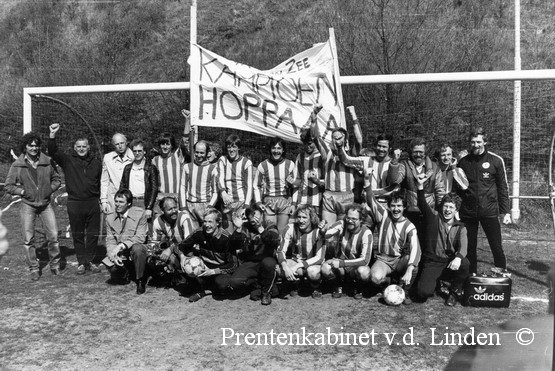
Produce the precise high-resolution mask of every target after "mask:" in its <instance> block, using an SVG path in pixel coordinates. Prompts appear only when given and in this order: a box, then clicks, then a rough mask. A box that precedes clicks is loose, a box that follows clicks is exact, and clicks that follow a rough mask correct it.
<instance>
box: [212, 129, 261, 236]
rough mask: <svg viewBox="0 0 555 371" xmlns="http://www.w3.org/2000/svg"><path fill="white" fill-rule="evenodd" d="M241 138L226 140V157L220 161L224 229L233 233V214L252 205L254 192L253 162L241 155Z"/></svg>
mask: <svg viewBox="0 0 555 371" xmlns="http://www.w3.org/2000/svg"><path fill="white" fill-rule="evenodd" d="M240 149H241V138H239V137H238V136H237V135H235V134H231V135H229V136H228V137H227V138H226V140H225V156H222V157H220V160H219V161H218V186H219V189H220V195H221V198H222V202H223V210H222V213H223V217H224V227H225V228H226V229H227V231H228V232H230V233H231V232H233V221H232V217H231V216H232V214H233V213H234V212H237V211H239V210H243V209H244V208H245V206H246V205H250V203H251V199H252V191H253V185H252V182H253V176H252V170H253V167H252V162H251V160H249V159H248V158H246V157H245V156H242V155H240V152H239V151H240Z"/></svg>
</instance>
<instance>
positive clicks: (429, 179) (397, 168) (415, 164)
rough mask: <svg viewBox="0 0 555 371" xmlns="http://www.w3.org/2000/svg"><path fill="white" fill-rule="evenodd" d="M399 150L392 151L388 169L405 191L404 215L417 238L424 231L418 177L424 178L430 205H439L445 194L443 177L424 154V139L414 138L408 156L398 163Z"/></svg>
mask: <svg viewBox="0 0 555 371" xmlns="http://www.w3.org/2000/svg"><path fill="white" fill-rule="evenodd" d="M400 155H401V153H400V151H395V152H394V158H393V160H392V161H391V165H390V169H391V171H393V172H394V174H396V175H397V176H396V178H395V179H394V180H393V182H394V183H395V184H399V185H400V186H401V188H402V189H403V190H404V191H405V199H406V202H407V210H406V216H407V218H408V219H409V220H410V221H411V222H412V224H414V226H415V227H416V229H417V230H418V234H419V238H420V237H421V235H423V233H424V225H423V216H422V212H421V211H420V209H419V208H418V205H417V198H416V191H417V183H418V179H425V181H424V194H425V197H426V201H427V202H428V205H430V207H432V208H435V207H436V206H437V205H439V202H440V201H441V198H442V197H443V195H444V194H445V187H444V183H443V177H442V175H441V171H440V170H439V167H438V166H437V164H435V163H434V162H432V160H430V158H429V157H428V156H426V141H425V140H424V139H423V138H415V139H414V140H413V141H412V142H411V143H410V158H409V159H407V160H403V161H401V162H400V163H399V157H400Z"/></svg>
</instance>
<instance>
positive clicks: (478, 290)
mask: <svg viewBox="0 0 555 371" xmlns="http://www.w3.org/2000/svg"><path fill="white" fill-rule="evenodd" d="M474 291H476V292H477V293H478V294H483V293H484V292H486V288H485V287H482V286H478V287H475V288H474Z"/></svg>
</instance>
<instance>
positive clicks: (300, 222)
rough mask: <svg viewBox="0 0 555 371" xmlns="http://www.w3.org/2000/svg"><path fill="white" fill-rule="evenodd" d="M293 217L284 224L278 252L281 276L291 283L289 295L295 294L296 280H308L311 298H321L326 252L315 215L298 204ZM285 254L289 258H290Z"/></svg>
mask: <svg viewBox="0 0 555 371" xmlns="http://www.w3.org/2000/svg"><path fill="white" fill-rule="evenodd" d="M294 216H295V223H293V224H289V225H287V228H286V230H285V233H284V235H283V238H282V240H281V244H280V246H279V248H278V250H277V258H278V263H279V266H278V267H279V269H280V274H281V275H282V276H283V277H284V278H285V279H286V280H287V282H289V283H290V286H291V287H292V288H291V291H290V295H291V296H296V295H297V292H298V290H299V280H300V279H304V278H307V279H308V281H309V282H310V286H311V287H312V297H313V298H319V297H321V296H322V292H321V291H320V281H321V273H320V268H321V266H320V265H321V264H322V262H323V261H324V256H325V253H324V247H323V245H324V244H323V236H321V233H320V232H321V230H320V225H319V223H320V221H319V219H318V214H317V213H316V210H315V209H314V207H312V206H309V205H300V206H299V207H298V208H297V210H296V211H295V214H294ZM288 255H291V258H290V259H288V258H287V256H288Z"/></svg>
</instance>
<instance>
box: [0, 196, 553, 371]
mask: <svg viewBox="0 0 555 371" xmlns="http://www.w3.org/2000/svg"><path fill="white" fill-rule="evenodd" d="M64 210H65V209H64V208H58V209H57V211H56V212H57V214H58V215H59V220H60V221H61V223H60V224H61V225H60V229H62V227H63V226H65V223H67V216H66V215H64V213H65V211H64ZM3 222H4V223H5V224H6V226H7V227H8V229H9V231H10V233H9V240H10V245H11V249H10V251H9V252H8V254H7V255H6V256H5V257H4V258H3V259H2V260H0V282H1V285H0V298H1V300H0V344H1V346H0V369H6V370H20V369H25V370H38V369H93V370H97V369H98V370H100V369H140V370H148V369H160V370H180V369H230V370H233V369H247V370H249V369H280V370H281V369H304V368H314V369H380V370H381V369H391V370H399V369H407V370H408V369H411V370H415V369H416V370H419V369H422V370H428V369H443V368H444V367H445V365H447V363H448V362H449V359H450V358H451V357H452V355H453V353H455V352H456V351H457V350H458V349H459V346H458V345H432V341H433V340H434V338H433V337H432V333H431V331H432V330H431V329H432V328H436V331H437V332H438V333H443V332H446V331H448V332H454V333H463V334H464V333H468V332H469V331H470V330H471V328H472V327H474V328H476V331H478V329H480V328H487V327H491V326H496V325H498V324H501V323H504V322H506V321H509V320H524V321H525V323H527V321H528V320H529V319H532V318H533V317H537V316H543V315H545V312H546V309H547V303H546V302H545V300H544V299H545V298H546V292H547V286H546V284H545V281H546V276H545V275H546V271H547V268H548V266H549V264H550V263H551V262H552V261H553V260H554V256H555V254H554V251H555V250H554V249H555V246H554V245H553V243H545V244H537V243H527V242H526V240H525V239H521V238H520V237H519V234H521V233H522V232H520V231H517V230H508V229H507V230H504V237H505V240H506V241H505V251H506V255H507V257H508V265H509V269H510V271H511V272H512V274H513V276H512V277H513V300H512V302H511V306H510V308H507V309H493V308H466V307H462V306H460V305H458V306H456V307H454V308H449V307H446V306H444V305H443V299H441V298H440V297H434V298H432V299H430V300H428V302H426V303H424V304H413V305H412V306H409V307H407V306H400V307H389V306H386V305H385V304H383V303H381V302H380V300H378V298H377V297H370V298H364V299H362V300H359V301H357V300H354V299H353V298H351V297H343V298H341V299H332V298H331V295H330V294H329V293H327V294H325V295H324V296H323V297H322V298H321V299H320V300H315V299H312V298H311V297H309V296H304V297H303V296H302V295H301V296H299V297H295V298H288V299H274V302H273V303H272V305H270V306H267V307H265V306H261V305H260V303H259V302H252V301H250V300H249V299H248V298H247V297H245V298H240V299H237V300H215V299H213V298H212V297H211V296H207V297H205V298H203V299H202V300H200V301H199V302H197V303H194V304H191V303H189V302H188V300H187V298H186V297H184V296H180V295H179V293H178V292H177V291H175V290H173V289H165V288H162V287H153V286H148V287H147V292H146V294H145V295H141V296H138V295H136V294H135V287H134V285H133V284H130V285H127V286H111V285H108V284H107V283H106V280H107V279H108V277H109V275H108V273H107V272H106V271H104V270H103V272H102V273H100V274H95V275H93V274H90V273H88V274H86V275H84V276H76V275H75V271H76V265H75V256H74V255H69V256H68V257H67V259H68V265H67V269H66V271H65V274H64V275H63V276H52V275H50V273H49V271H48V269H47V268H46V269H45V270H44V275H43V276H42V278H41V279H40V281H39V282H36V283H34V282H31V281H30V279H29V274H28V272H27V269H26V264H25V262H24V258H23V251H22V246H21V241H22V240H21V233H20V230H19V228H20V223H19V214H18V207H17V206H16V207H13V208H12V209H10V210H9V211H8V212H6V213H5V214H4V216H3ZM545 235H546V236H547V237H552V231H546V232H545ZM524 238H526V237H524ZM60 241H61V245H62V246H64V251H66V252H68V253H70V254H71V251H72V250H71V241H70V240H66V239H61V240H60ZM483 242H484V241H482V244H481V245H480V246H479V252H478V253H479V257H480V258H481V259H483V260H482V261H481V262H480V269H483V270H487V269H489V267H490V266H491V253H490V252H489V248H488V247H487V245H486V246H483ZM522 297H528V298H532V299H542V300H537V301H528V300H523V299H519V298H522ZM551 318H552V317H551ZM446 327H448V330H446V329H445V328H446ZM226 328H227V330H222V329H226ZM303 328H304V329H305V331H306V332H323V333H324V334H327V332H328V328H329V331H330V332H331V333H340V332H345V333H347V332H349V333H356V334H360V333H368V334H371V333H372V332H374V334H375V337H374V344H373V345H372V343H370V344H369V345H352V343H353V341H352V339H351V345H339V344H336V345H323V346H319V345H278V344H275V345H246V342H245V339H244V338H241V339H242V340H241V343H242V345H235V341H236V338H233V339H228V340H226V344H227V345H223V335H224V334H225V335H230V334H231V331H235V332H241V333H268V334H269V333H270V331H272V330H273V331H274V332H275V333H301V334H302V331H303ZM411 328H412V333H413V337H412V340H413V341H412V343H411V342H410V340H411V338H410V336H409V335H410V332H411ZM546 331H549V329H546ZM551 331H552V329H551ZM385 333H388V334H390V335H387V336H390V338H391V336H392V335H391V333H396V335H395V336H394V337H393V341H392V344H391V345H389V344H388V341H387V337H386V335H385ZM407 333H408V334H409V335H406V336H405V337H404V339H403V336H404V335H405V334H407ZM551 337H552V336H551ZM276 339H277V337H276V338H275V339H274V340H275V341H276V342H277V340H276ZM308 339H309V340H311V339H312V341H315V338H314V337H313V338H310V337H309V338H308ZM251 340H252V339H251ZM270 340H271V339H270V338H268V341H269V342H270ZM332 340H333V338H332ZM247 341H248V340H247ZM510 341H512V342H513V344H503V345H502V346H508V345H513V346H515V344H514V339H513V338H512V337H510ZM438 342H439V339H436V340H435V343H438ZM301 343H302V338H301ZM534 345H538V346H539V345H541V344H534ZM520 347H524V346H520ZM517 349H518V348H517ZM529 349H530V348H522V351H523V353H522V354H523V355H522V357H526V356H527V354H529V353H527V352H525V351H529ZM548 356H549V355H548ZM496 362H497V360H496V359H492V360H491V365H492V367H495V365H496Z"/></svg>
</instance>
